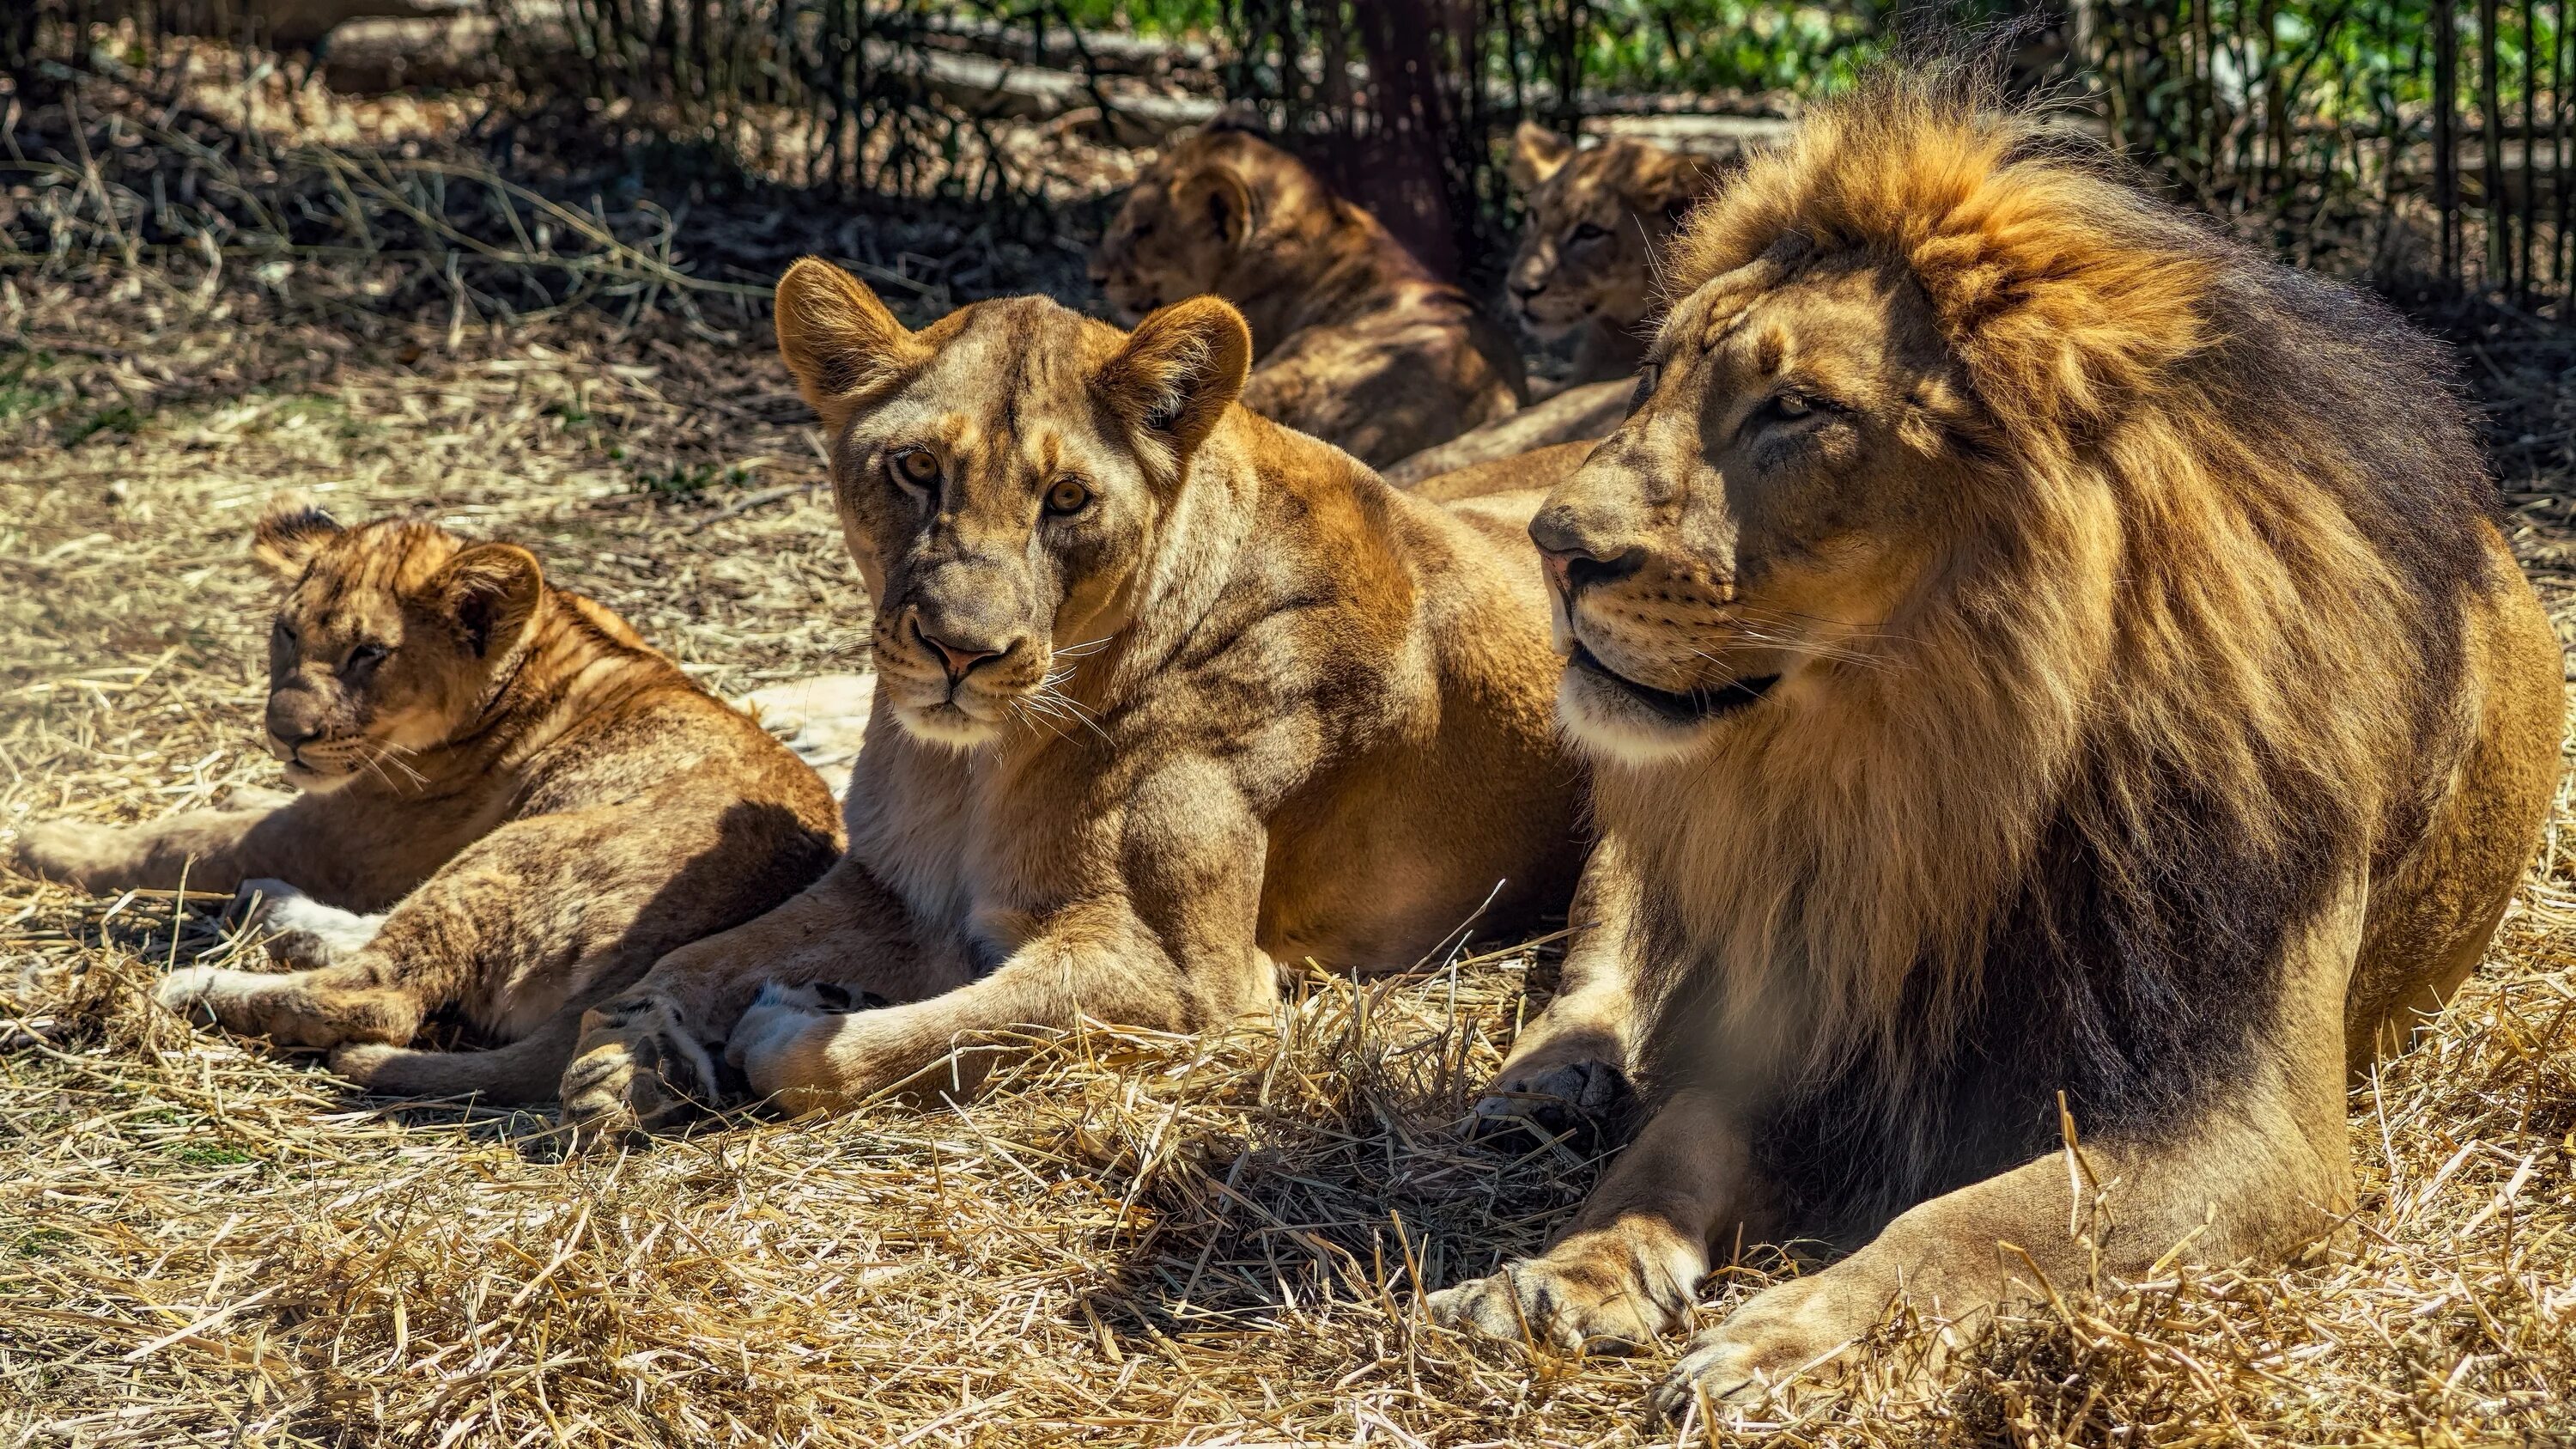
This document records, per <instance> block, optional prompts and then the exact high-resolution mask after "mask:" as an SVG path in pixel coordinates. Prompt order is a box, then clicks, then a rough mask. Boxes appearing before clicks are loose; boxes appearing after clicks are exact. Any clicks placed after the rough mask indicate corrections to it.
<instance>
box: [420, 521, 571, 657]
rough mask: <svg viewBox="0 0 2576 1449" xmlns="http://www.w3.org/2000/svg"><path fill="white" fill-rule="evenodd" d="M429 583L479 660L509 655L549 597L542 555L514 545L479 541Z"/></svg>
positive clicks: (448, 563) (449, 561) (448, 562)
mask: <svg viewBox="0 0 2576 1449" xmlns="http://www.w3.org/2000/svg"><path fill="white" fill-rule="evenodd" d="M429 587H430V589H431V591H432V593H433V596H434V597H436V598H437V599H438V601H439V603H440V605H441V606H442V607H444V608H445V609H446V610H447V613H448V617H450V618H452V619H454V620H455V621H456V628H457V632H458V633H460V634H462V635H464V636H465V647H466V648H468V649H471V650H473V651H474V657H475V658H477V659H486V658H490V657H492V656H493V655H495V654H507V653H509V652H510V650H511V649H513V648H515V647H516V646H517V645H518V642H519V636H520V634H521V633H523V632H525V631H526V629H527V627H528V622H529V621H530V620H531V619H533V618H535V617H536V613H537V601H538V600H539V599H540V598H541V597H543V596H544V594H545V588H546V576H545V570H544V569H543V568H542V567H540V566H539V565H538V563H537V556H536V555H535V554H532V553H530V552H528V551H527V550H526V549H524V548H521V547H519V546H518V545H517V544H511V543H478V544H476V545H475V546H473V547H472V548H469V549H466V550H465V551H464V552H462V553H459V554H458V555H457V556H456V557H454V558H452V559H449V560H448V561H447V566H446V567H445V568H442V569H440V570H439V571H438V572H437V573H436V574H435V575H433V576H432V577H431V579H430V581H429Z"/></svg>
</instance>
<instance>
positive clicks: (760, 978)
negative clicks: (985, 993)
mask: <svg viewBox="0 0 2576 1449" xmlns="http://www.w3.org/2000/svg"><path fill="white" fill-rule="evenodd" d="M972 974H973V972H972V969H971V965H970V963H969V962H968V961H967V959H966V957H965V955H964V953H963V952H962V951H959V950H956V949H953V948H942V947H939V946H937V945H933V946H932V947H930V948H927V949H925V947H924V946H923V945H922V943H921V942H920V941H919V939H918V938H917V933H916V932H915V931H914V930H913V928H912V926H911V923H910V922H909V921H908V920H907V919H906V916H905V912H904V907H903V901H902V899H901V898H900V897H898V896H896V895H895V894H894V893H893V892H892V891H890V890H887V889H886V888H885V886H884V885H882V884H881V883H879V882H878V881H877V879H876V878H875V877H874V876H872V875H870V874H869V873H868V870H867V867H865V866H864V865H861V864H859V863H858V862H857V861H854V860H851V859H848V858H846V857H845V858H843V859H842V860H841V861H840V862H839V863H838V864H836V865H834V866H833V867H832V869H831V870H830V871H828V872H826V873H825V874H824V875H823V877H822V878H821V879H820V880H817V881H816V882H814V884H812V885H810V886H808V887H806V888H805V889H804V890H803V891H802V892H800V893H798V894H797V895H795V896H794V897H791V898H790V899H789V900H788V901H787V902H786V903H785V904H783V905H781V906H779V907H778V908H777V909H776V910H773V911H770V912H769V913H767V914H766V915H762V916H758V917H755V918H753V919H752V920H749V921H746V922H744V923H743V924H741V925H739V926H736V927H734V928H733V929H731V930H729V931H721V932H718V933H717V934H715V935H712V936H709V937H707V938H706V939H704V940H701V941H695V942H692V943H690V944H689V945H686V946H682V947H680V948H679V949H677V950H675V951H672V952H670V953H668V954H667V955H665V956H663V957H662V958H661V959H660V960H659V961H656V962H655V963H654V964H653V967H652V969H651V970H650V971H648V972H646V973H645V975H644V978H643V979H642V980H640V981H638V982H636V983H635V985H634V986H633V987H631V988H629V989H627V990H625V991H622V992H620V993H618V994H617V995H616V996H614V997H612V998H610V999H609V1000H607V1001H603V1002H601V1003H599V1004H598V1005H597V1006H595V1007H593V1008H591V1010H590V1011H589V1012H588V1013H586V1014H585V1015H584V1016H583V1018H582V1024H581V1036H580V1041H579V1043H578V1045H576V1046H575V1048H574V1050H573V1057H572V1063H571V1065H570V1066H568V1067H567V1068H566V1069H565V1070H564V1073H563V1082H562V1096H563V1105H564V1120H565V1121H566V1122H568V1123H571V1124H574V1125H575V1126H577V1127H579V1128H581V1129H582V1130H583V1131H584V1132H585V1134H586V1135H589V1136H593V1137H597V1136H605V1135H609V1134H615V1133H622V1132H629V1131H655V1130H660V1129H663V1128H667V1127H671V1126H675V1125H677V1124H679V1123H681V1122H683V1121H686V1120H688V1119H689V1118H690V1117H692V1116H695V1115H697V1114H698V1113H699V1112H701V1111H704V1110H705V1109H706V1108H708V1107H710V1106H712V1105H714V1104H715V1103H716V1101H717V1100H718V1098H719V1095H720V1093H719V1091H718V1088H717V1081H716V1065H715V1061H716V1055H717V1053H719V1052H721V1051H722V1050H723V1046H724V1041H725V1038H726V1037H727V1036H728V1035H729V1034H730V1033H731V1032H732V1031H733V1027H734V1023H735V1022H736V1021H738V1020H739V1019H740V1018H741V1016H742V1013H743V1011H744V1009H745V1008H747V1007H749V1006H750V1005H751V1003H752V1000H753V998H755V997H756V996H758V995H759V993H760V991H761V988H762V987H763V986H765V985H769V984H773V983H774V984H777V985H782V986H802V985H806V984H809V983H812V982H818V981H830V982H853V983H861V984H862V985H863V989H865V990H867V991H868V992H870V993H871V994H873V995H876V996H879V997H881V998H884V999H886V1000H895V1001H903V1000H913V999H917V998H920V997H924V996H931V995H936V994H937V993H939V992H942V991H945V990H948V989H949V988H951V987H954V986H957V985H960V984H962V983H964V982H965V981H967V980H968V979H969V978H970V977H971V976H972Z"/></svg>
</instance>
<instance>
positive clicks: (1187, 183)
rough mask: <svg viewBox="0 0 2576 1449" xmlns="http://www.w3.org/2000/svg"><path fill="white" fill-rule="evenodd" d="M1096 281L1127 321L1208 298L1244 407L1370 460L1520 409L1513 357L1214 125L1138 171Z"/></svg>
mask: <svg viewBox="0 0 2576 1449" xmlns="http://www.w3.org/2000/svg"><path fill="white" fill-rule="evenodd" d="M1091 279H1092V282H1093V283H1094V284H1095V285H1097V286H1098V287H1099V288H1100V289H1101V291H1102V292H1103V293H1104V294H1105V295H1106V296H1107V297H1108V298H1109V301H1110V303H1111V305H1113V306H1115V307H1116V308H1117V309H1118V310H1119V312H1120V313H1121V315H1123V316H1124V317H1126V318H1127V319H1128V320H1130V321H1132V320H1134V319H1135V318H1138V317H1141V316H1143V315H1144V314H1146V313H1148V312H1151V311H1153V310H1154V309H1155V308H1157V307H1160V306H1162V305H1163V304H1164V303H1166V302H1177V301H1179V300H1181V299H1182V298H1184V297H1193V296H1197V295H1200V294H1201V293H1212V294H1214V295H1216V296H1219V297H1223V298H1224V299H1226V300H1227V301H1229V302H1231V303H1233V304H1234V305H1235V307H1236V308H1237V309H1239V310H1240V311H1241V312H1242V313H1243V316H1244V320H1245V321H1247V322H1248V323H1250V324H1251V327H1252V339H1253V367H1252V376H1251V378H1250V380H1249V381H1247V382H1246V383H1245V384H1244V387H1243V398H1242V401H1243V405H1244V406H1245V407H1248V408H1250V409H1252V410H1253V411H1254V412H1257V413H1260V414H1261V415H1263V416H1264V417H1267V418H1271V419H1273V420H1275V421H1277V422H1282V423H1286V424H1287V425H1288V426H1290V427H1292V428H1297V429H1300V430H1302V431H1305V432H1309V433H1312V434H1314V435H1315V436H1316V437H1319V438H1321V439H1323V440H1324V441H1325V442H1328V443H1335V444H1338V445H1340V446H1341V447H1343V448H1345V449H1347V450H1349V451H1350V452H1351V453H1352V454H1354V455H1355V456H1357V457H1358V458H1359V460H1360V461H1361V462H1364V463H1367V464H1368V465H1370V466H1371V467H1381V466H1384V465H1385V464H1388V463H1392V462H1394V461H1395V460H1396V459H1398V458H1401V457H1404V456H1406V455H1407V454H1409V453H1414V452H1418V451H1420V450H1422V449H1424V448H1427V447H1429V446H1431V445H1432V444H1434V443H1437V442H1440V441H1441V440H1443V439H1445V438H1451V437H1455V436H1457V435H1458V434H1459V433H1461V432H1464V431H1466V430H1467V429H1469V428H1472V427H1475V426H1476V425H1477V424H1479V423H1486V422H1491V421H1493V420H1494V419H1496V418H1499V417H1503V416H1505V415H1506V414H1509V413H1510V412H1511V411H1512V410H1513V409H1514V408H1516V407H1518V406H1519V405H1520V401H1521V397H1522V389H1523V381H1522V376H1521V360H1520V353H1519V351H1518V349H1516V348H1515V347H1514V346H1513V345H1512V341H1511V338H1510V337H1509V336H1507V335H1506V334H1505V333H1504V331H1503V329H1502V328H1501V327H1499V326H1497V325H1495V323H1494V322H1493V321H1492V320H1491V319H1489V318H1487V317H1485V316H1484V315H1483V314H1482V313H1480V312H1478V311H1477V310H1476V308H1475V306H1474V304H1473V303H1471V302H1469V301H1468V300H1467V294H1466V293H1464V292H1462V291H1460V290H1458V289H1457V288H1456V287H1453V286H1450V285H1449V284H1448V283H1446V282H1442V281H1440V280H1438V279H1437V278H1435V277H1433V276H1432V275H1431V273H1430V271H1429V269H1427V268H1425V267H1424V266H1423V265H1422V263H1421V262H1419V261H1417V260H1415V258H1414V256H1413V254H1412V253H1411V252H1408V251H1406V250H1405V249H1404V244H1403V243H1402V242H1399V241H1397V240H1396V239H1395V238H1394V237H1393V236H1391V235H1389V234H1388V232H1387V229H1386V228H1385V227H1384V226H1382V225H1380V224H1379V223H1378V220H1377V218H1375V217H1373V216H1371V215H1369V214H1368V213H1367V212H1365V211H1362V210H1361V209H1360V208H1358V207H1356V206H1354V205H1352V204H1351V203H1350V202H1348V201H1345V200H1343V199H1342V198H1341V197H1338V196H1336V195H1334V194H1333V193H1332V191H1331V189H1330V188H1328V187H1326V186H1325V185H1324V183H1323V181H1322V180H1321V179H1320V178H1318V177H1317V176H1316V175H1315V173H1314V172H1312V171H1309V170H1307V169H1306V167H1305V165H1304V163H1302V162H1300V161H1299V160H1298V159H1297V158H1296V157H1294V156H1291V155H1289V154H1288V153H1287V152H1285V151H1282V150H1280V149H1279V148H1278V147H1276V146H1273V145H1271V144H1270V143H1268V142H1266V141H1263V140H1262V139H1260V138H1259V137H1257V136H1252V135H1248V134H1246V133H1244V132H1242V131H1239V130H1232V129H1227V128H1225V127H1223V126H1216V127H1210V128H1209V129H1207V130H1204V131H1201V132H1200V133H1199V134H1197V135H1195V136H1192V137H1190V138H1189V139H1188V140H1185V141H1182V142H1180V143H1179V144H1177V145H1175V146H1174V147H1172V149H1171V150H1170V151H1168V152H1166V153H1165V154H1164V155H1163V157H1162V159H1161V160H1159V161H1157V162H1155V163H1154V165H1153V166H1152V167H1150V168H1148V169H1147V170H1146V172H1145V174H1144V175H1143V176H1140V177H1138V178H1137V181H1136V185H1135V188H1134V189H1133V190H1131V191H1129V192H1128V193H1127V199H1126V201H1125V202H1124V203H1123V204H1122V205H1121V206H1120V207H1119V209H1118V215H1117V217H1116V218H1115V219H1114V220H1112V221H1111V222H1110V224H1109V230H1108V232H1107V234H1106V235H1104V236H1103V237H1102V238H1101V240H1100V249H1099V251H1098V253H1097V254H1096V255H1095V256H1094V257H1093V259H1092V264H1091Z"/></svg>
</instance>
